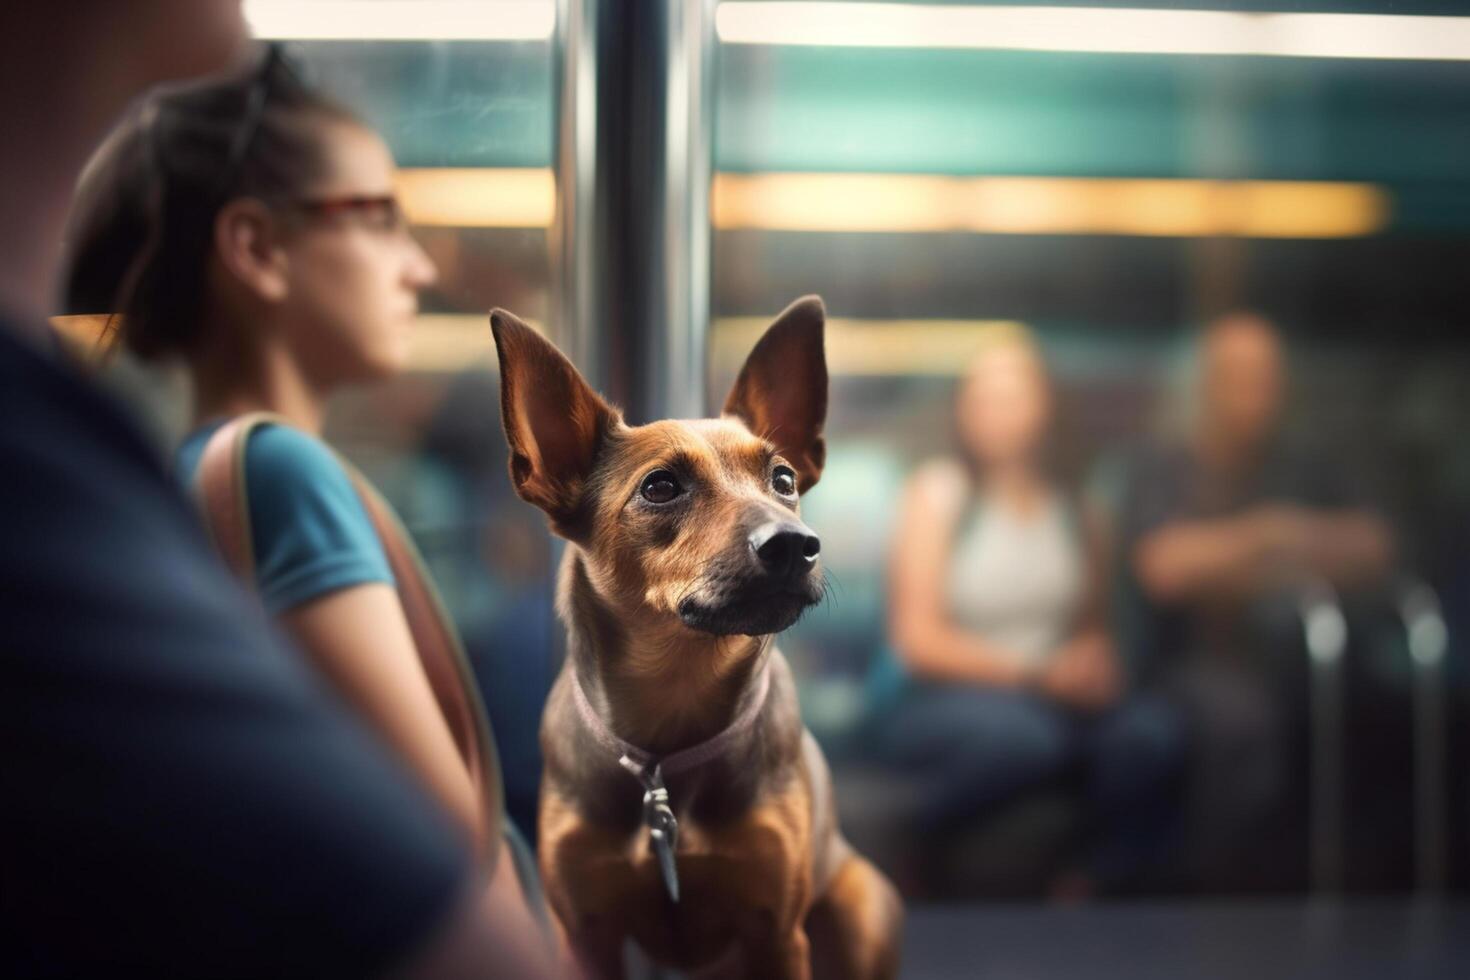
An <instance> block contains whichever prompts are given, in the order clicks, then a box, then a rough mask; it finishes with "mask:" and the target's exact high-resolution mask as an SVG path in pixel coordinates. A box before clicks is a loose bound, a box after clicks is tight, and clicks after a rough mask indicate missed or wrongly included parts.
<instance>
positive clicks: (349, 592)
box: [65, 47, 539, 909]
mask: <svg viewBox="0 0 1470 980" xmlns="http://www.w3.org/2000/svg"><path fill="white" fill-rule="evenodd" d="M394 176H395V174H394V163H393V159H392V156H391V155H390V153H389V151H388V148H387V146H386V145H385V144H384V142H383V140H382V139H381V137H379V136H378V134H377V133H375V132H374V131H373V130H372V129H370V128H368V127H367V126H365V125H364V124H363V123H362V122H360V121H359V120H358V119H356V118H355V117H354V116H353V115H352V114H351V113H350V112H348V111H347V110H345V109H343V108H342V107H340V106H338V105H336V104H335V103H333V102H331V101H329V100H328V99H326V98H324V97H323V96H321V95H320V94H318V93H316V92H315V91H313V90H312V89H310V88H309V87H308V86H306V85H305V84H303V83H302V82H301V80H300V79H299V78H298V77H296V75H295V74H294V73H293V71H292V70H291V69H290V67H289V66H288V64H287V63H286V62H285V60H284V59H283V57H282V56H281V54H280V51H279V49H278V48H276V47H271V48H269V49H268V50H267V52H266V55H265V57H264V58H263V59H262V60H261V61H260V62H259V63H258V64H256V65H255V66H254V67H253V68H251V69H250V70H249V71H247V72H245V73H242V74H237V75H234V76H230V77H225V78H222V79H218V80H213V81H209V82H207V83H203V84H198V85H194V86H191V87H188V88H182V89H175V90H170V91H166V92H164V93H161V94H156V95H154V96H153V97H151V98H150V99H148V100H146V102H145V103H144V104H143V105H142V106H141V107H139V109H138V110H137V111H136V112H135V113H134V114H133V115H132V116H131V117H130V119H129V120H128V121H127V122H126V123H125V124H124V125H123V126H122V127H121V128H120V129H119V130H118V131H116V132H115V133H114V134H113V136H112V137H111V139H110V140H109V141H108V142H107V143H106V144H105V145H104V147H103V148H102V150H101V151H100V152H99V154H98V156H97V157H96V158H95V159H94V160H93V161H92V163H91V165H90V166H89V168H88V171H87V173H86V174H85V175H84V177H83V180H82V182H81V186H80V189H79V193H78V201H77V206H76V209H75V212H74V215H73V219H72V228H71V234H70V236H69V248H68V251H69V255H70V260H69V268H68V271H67V274H66V277H65V290H66V297H65V298H66V303H67V306H68V308H69V309H70V310H72V311H73V312H89V313H96V312H98V311H116V312H117V313H119V314H120V317H117V318H115V319H116V322H117V323H118V326H117V333H116V336H117V338H118V339H119V340H120V342H121V343H122V344H123V345H124V346H125V347H126V348H127V349H128V350H130V351H132V352H133V353H134V354H136V355H138V356H140V357H142V358H145V359H165V358H168V359H175V360H178V361H180V362H182V364H183V365H184V367H185V368H186V370H187V373H188V377H189V380H190V383H191V386H192V391H193V419H194V423H193V427H192V430H191V431H190V433H189V434H188V436H187V437H186V438H185V439H184V441H183V443H182V445H181V446H180V448H179V450H178V464H179V467H180V470H181V472H182V475H183V476H184V478H185V480H186V481H188V482H194V480H195V477H196V474H197V471H198V470H199V469H200V467H201V459H202V457H204V455H205V452H206V447H207V446H208V445H209V444H210V440H211V438H212V437H213V436H214V435H215V434H216V433H217V432H219V431H220V430H221V427H223V426H225V425H227V424H228V423H229V422H230V421H231V420H234V419H239V418H241V417H243V416H253V415H254V413H262V412H264V413H270V415H271V417H272V422H271V423H270V424H264V425H258V426H256V427H252V428H249V429H248V430H245V431H244V432H242V434H241V439H242V441H243V449H242V453H243V457H242V458H243V462H242V463H240V464H239V472H240V473H242V474H243V476H242V477H241V479H242V480H243V483H244V487H243V488H242V490H241V492H240V496H241V499H243V500H245V501H248V503H247V504H246V505H245V509H246V510H247V511H248V514H247V518H248V519H247V520H246V521H245V522H244V525H245V532H244V533H245V535H246V536H247V538H248V544H247V553H248V554H249V555H250V556H251V558H252V559H253V560H252V561H250V562H249V564H248V565H247V570H248V571H249V573H250V575H251V577H252V578H253V583H252V584H253V585H254V587H255V589H256V591H257V592H258V594H259V597H260V599H261V601H262V604H263V605H264V607H265V609H266V610H267V611H268V612H269V613H270V614H271V615H273V616H274V617H276V618H277V620H278V621H279V623H280V624H281V625H282V626H283V627H284V628H285V630H286V632H287V633H288V634H289V635H290V636H291V637H292V638H293V639H294V640H295V641H296V644H297V646H298V647H299V648H300V650H301V651H303V653H304V654H305V655H306V657H307V658H308V659H309V660H310V661H311V663H312V664H313V665H314V666H315V667H317V668H318V669H319V672H320V674H321V675H322V676H323V677H324V678H325V679H326V680H327V682H328V683H329V684H330V685H332V686H333V687H335V688H336V690H337V691H338V692H339V694H340V695H341V696H342V697H343V699H344V700H345V701H346V702H347V703H348V704H349V705H350V706H351V707H353V708H355V709H356V711H357V712H358V713H359V714H360V716H361V717H362V718H363V719H364V720H365V721H366V722H367V724H368V725H369V726H370V727H371V728H372V729H374V730H375V731H376V732H377V734H378V735H379V736H381V738H382V740H383V741H384V742H385V743H386V744H387V746H388V747H389V748H390V749H391V750H393V751H394V752H395V753H396V754H397V755H398V756H399V758H400V759H401V760H402V761H403V762H404V763H406V764H407V766H408V768H409V769H410V770H411V771H412V772H413V773H415V774H416V775H417V776H418V778H419V779H420V780H421V781H422V783H423V785H424V786H425V787H426V788H427V789H428V790H429V792H430V793H431V794H432V795H433V796H434V797H436V798H437V800H438V801H439V803H440V804H442V807H443V809H444V811H445V812H446V813H447V814H448V815H449V816H450V817H452V819H453V823H454V825H455V827H456V828H457V829H458V831H459V832H460V833H461V834H462V835H464V837H465V838H466V839H467V840H468V841H469V842H470V844H471V845H472V846H473V847H474V848H475V850H476V851H477V852H478V853H479V854H480V855H481V856H482V857H483V858H485V859H486V860H488V861H491V862H496V863H497V866H505V865H507V864H511V863H513V862H506V861H499V860H498V858H499V857H500V856H501V854H502V852H503V851H504V850H505V845H504V843H503V841H502V840H496V839H490V838H491V837H492V835H493V836H498V829H496V830H490V829H487V828H498V826H499V814H498V812H497V813H495V814H489V813H487V812H486V811H487V808H496V809H498V805H499V795H498V783H497V785H496V786H494V787H491V790H490V792H488V793H487V792H482V789H483V787H481V786H477V781H476V778H475V773H474V772H473V771H472V767H471V766H468V765H467V762H466V749H465V746H464V744H463V741H464V740H463V738H462V737H461V738H460V741H459V742H458V743H457V741H456V738H457V736H462V734H463V732H462V731H457V730H456V729H455V727H454V725H453V724H452V722H451V720H450V718H447V717H446V713H447V709H444V708H442V707H441V704H442V703H443V695H442V692H439V691H436V687H435V683H436V682H435V679H434V678H431V676H430V674H431V669H430V665H429V664H428V661H427V660H425V659H423V658H424V651H423V650H422V643H419V644H418V646H416V640H417V636H416V633H415V631H414V630H413V628H411V625H410V621H411V618H412V610H410V609H408V608H407V607H406V606H405V604H404V601H402V600H401V599H400V593H399V591H398V590H397V588H396V586H399V585H401V584H402V583H401V582H400V581H396V578H401V576H397V577H396V576H395V572H394V568H393V567H390V552H391V550H392V542H390V541H389V540H387V539H386V537H385V536H384V535H383V534H381V533H380V532H379V530H377V529H375V524H374V520H375V519H374V518H373V516H372V515H370V513H369V509H370V506H371V504H370V503H369V500H370V498H372V499H377V498H376V495H375V494H372V492H371V490H370V489H367V488H363V487H361V486H359V485H357V484H356V483H355V482H354V479H355V478H354V476H353V475H352V474H351V473H350V472H349V470H348V468H346V467H345V466H344V464H343V463H342V462H341V461H340V460H339V458H338V457H337V456H336V455H335V454H334V453H333V452H332V450H330V449H329V448H328V447H327V446H326V445H325V444H324V443H323V442H322V441H321V439H320V433H321V428H322V418H323V412H324V407H325V403H326V400H327V398H328V397H329V396H330V395H331V394H332V393H333V392H334V391H336V390H337V389H339V388H341V387H342V386H344V385H349V384H353V383H356V382H363V381H371V380H376V379H381V378H384V377H387V376H389V375H392V374H394V373H395V372H397V371H398V370H400V369H402V368H403V366H404V364H405V361H406V358H407V354H408V345H409V338H410V333H411V331H412V329H413V324H414V321H415V318H416V315H417V312H418V294H419V292H420V291H421V290H422V289H424V288H425V287H427V286H429V285H431V284H432V283H433V282H434V280H435V275H436V272H435V267H434V263H433V262H432V261H431V260H430V259H429V257H428V256H427V255H426V254H425V253H424V251H423V250H422V249H421V248H420V247H419V245H418V244H417V243H416V242H415V241H414V240H413V238H412V237H411V236H410V235H409V233H408V230H407V227H406V224H405V221H404V217H403V214H402V212H401V210H400V209H399V206H398V203H397V200H396V198H395V197H394ZM214 530H215V532H216V538H217V539H218V538H219V527H218V525H215V526H214ZM224 550H226V551H227V552H228V550H229V549H228V548H225V549H224ZM395 567H396V566H395ZM237 570H241V569H240V568H239V567H238V566H237ZM461 680H462V681H463V683H462V687H463V688H464V689H463V690H461V691H459V692H457V694H458V696H459V697H460V699H461V701H462V702H463V703H464V704H467V705H476V706H477V705H478V700H477V695H475V694H474V692H473V690H472V688H473V684H472V683H471V682H470V681H469V680H468V679H466V678H463V677H462V678H461ZM438 683H441V684H442V683H443V678H442V677H440V678H439V679H438ZM436 694H437V697H436ZM480 721H481V724H482V725H483V719H480ZM489 752H490V754H491V755H492V761H491V763H490V767H491V772H492V773H493V771H494V770H493V765H494V764H493V747H492V748H490V749H489ZM321 775H322V778H323V779H330V775H331V774H330V773H323V774H321ZM495 778H496V779H497V780H498V775H496V776H495ZM346 830H348V828H344V831H346ZM512 833H513V832H512ZM516 853H517V856H518V857H519V858H520V864H521V867H520V869H519V870H520V875H519V877H520V885H521V887H522V890H523V891H524V892H526V893H527V894H530V895H533V896H534V895H535V894H536V886H535V883H534V874H533V873H532V872H530V871H529V870H528V869H527V868H526V867H525V861H524V857H525V855H524V853H523V851H520V850H518V851H517V852H516ZM501 878H503V876H501V875H497V880H499V879H501ZM527 905H528V906H534V907H537V908H538V909H539V902H538V901H537V900H536V899H534V898H532V899H528V901H527Z"/></svg>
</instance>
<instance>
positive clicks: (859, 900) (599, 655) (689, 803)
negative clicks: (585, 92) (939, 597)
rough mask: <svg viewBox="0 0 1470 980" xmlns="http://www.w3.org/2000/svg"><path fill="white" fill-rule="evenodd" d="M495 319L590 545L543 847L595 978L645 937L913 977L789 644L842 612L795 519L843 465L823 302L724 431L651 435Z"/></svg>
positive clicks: (708, 953)
mask: <svg viewBox="0 0 1470 980" xmlns="http://www.w3.org/2000/svg"><path fill="white" fill-rule="evenodd" d="M491 323H492V326H493V329H494V331H495V342H496V346H497V348H498V350H499V354H500V378H501V407H502V411H503V414H504V420H505V431H506V436H507V438H508V440H509V443H510V450H511V454H510V472H511V480H512V482H513V483H514V484H515V488H516V491H517V492H518V493H519V494H520V495H521V497H522V498H524V499H525V500H528V501H530V502H531V503H533V504H535V505H536V506H538V507H540V508H541V509H542V510H544V511H545V512H546V514H547V515H548V517H549V518H550V519H551V526H552V528H553V529H554V530H555V531H556V533H557V534H559V535H561V536H562V537H564V538H566V539H567V541H568V542H570V544H569V546H568V547H567V550H566V557H565V561H564V562H563V564H562V568H561V580H560V587H559V597H558V608H559V611H560V614H561V616H562V618H563V620H564V621H565V623H566V626H567V632H568V647H569V649H568V656H567V660H566V663H565V665H564V666H563V668H562V671H561V674H560V676H559V677H558V678H557V681H556V684H555V685H554V687H553V688H552V691H551V695H550V698H549V700H548V701H547V705H546V713H545V717H544V720H543V722H542V728H541V742H542V747H543V749H544V752H545V758H546V770H545V776H544V778H543V781H542V788H541V817H540V834H541V865H542V870H543V874H544V876H545V881H546V888H547V894H548V896H549V898H550V901H551V904H552V907H553V908H554V909H555V911H556V913H557V915H558V917H559V918H560V920H561V923H562V926H563V927H564V928H565V930H566V932H567V935H568V938H569V940H570V942H571V944H572V946H573V948H574V950H575V951H576V953H577V956H578V958H579V960H580V961H581V962H582V963H583V965H584V967H585V968H586V969H587V970H588V971H589V972H590V973H592V974H593V975H595V976H599V977H621V976H622V974H623V966H622V948H623V943H624V940H625V939H626V938H629V937H631V938H632V939H634V940H636V941H637V943H638V944H639V945H641V946H642V947H643V949H644V950H645V951H646V952H647V953H648V954H649V956H650V957H652V958H653V959H654V960H656V961H658V962H660V963H663V964H665V965H668V966H673V967H676V968H679V969H683V970H700V969H701V968H704V973H718V974H719V975H722V976H725V975H733V976H746V977H762V978H765V977H769V978H781V977H800V978H805V977H810V976H812V975H813V969H814V968H815V971H816V975H817V976H832V977H843V978H856V980H863V978H881V977H891V976H893V975H894V974H895V973H896V972H897V962H898V940H899V930H900V926H901V920H902V907H901V905H900V903H899V900H898V896H897V894H896V892H895V891H894V889H893V887H892V885H890V884H889V883H888V881H887V879H885V878H884V877H883V876H882V875H881V874H880V873H879V872H878V871H877V870H876V869H875V868H874V867H873V866H872V865H871V864H869V863H868V862H867V861H866V860H864V859H863V858H862V857H861V856H860V855H858V854H857V853H856V852H855V851H853V850H852V848H851V847H850V846H849V845H848V844H847V842H846V841H844V840H843V838H842V836H841V834H840V833H839V832H838V829H837V825H836V822H835V818H834V812H833V800H832V785H831V780H830V777H829V775H828V772H827V766H826V763H825V761H824V760H823V758H822V754H821V751H820V750H819V749H818V748H817V744H816V742H815V740H813V738H812V737H811V735H810V733H808V732H807V731H806V730H805V729H804V728H803V727H802V724H801V719H800V717H799V715H798V711H797V700H796V691H795V687H794V685H793V683H792V678H791V672H790V669H789V668H788V666H787V664H786V660H785V658H783V657H782V656H781V653H780V652H779V651H778V650H777V649H776V647H775V644H774V642H773V636H774V634H776V633H779V632H780V631H781V630H783V629H785V628H786V627H788V626H790V625H791V624H792V623H793V622H795V621H796V619H797V618H798V617H799V616H800V615H801V614H802V612H803V611H804V610H805V609H806V608H807V607H809V606H811V605H812V604H813V603H815V602H817V601H819V599H820V598H821V595H822V579H821V573H820V571H819V568H818V563H817V551H818V542H817V538H816V537H815V536H814V535H813V534H812V533H811V531H810V530H808V529H807V527H806V526H805V525H804V524H802V523H801V519H800V517H799V507H798V503H797V496H798V494H799V493H802V492H804V491H806V490H807V489H809V488H810V487H811V486H812V485H813V484H814V483H816V482H817V478H818V476H820V475H821V471H822V463H823V460H824V458H825V444H824V442H823V440H822V425H823V422H824V420H825V418H826V413H827V366H826V360H825V357H824V355H823V346H822V331H823V324H824V313H823V309H822V304H821V301H820V300H819V299H816V298H815V297H809V298H806V299H803V300H799V301H798V302H796V303H794V304H793V305H792V306H791V307H789V308H788V309H787V310H786V311H785V312H784V313H782V314H781V316H780V317H779V318H778V319H777V320H776V321H775V322H774V323H773V324H772V325H771V327H770V328H769V329H768V330H767V331H766V334H765V336H764V337H762V338H761V340H760V342H759V343H758V344H757V345H756V347H755V349H754V351H752V352H751V354H750V357H749V359H748V360H747V361H746V363H745V366H744V368H743V369H742V370H741V372H740V376H739V378H738V380H737V381H736V382H735V387H734V389H733V390H732V391H731V392H730V397H729V399H728V400H727V401H726V403H725V411H724V415H723V416H722V417H721V418H718V419H703V420H698V421H662V422H655V423H652V424H650V425H645V426H638V427H630V426H628V425H625V424H624V422H623V420H622V418H621V416H620V415H619V414H618V412H617V411H616V410H615V409H613V408H612V407H610V406H609V405H608V404H607V403H606V402H604V401H603V400H602V399H601V398H600V397H598V395H597V394H596V393H595V392H593V391H592V389H591V388H589V387H588V386H587V384H586V382H585V381H583V379H582V377H581V375H579V374H578V373H577V370H576V368H574V367H572V365H571V363H570V362H568V361H567V359H566V358H565V357H563V356H562V355H561V354H560V353H559V352H558V351H557V350H556V349H555V348H554V347H552V346H551V345H550V344H549V343H547V342H546V341H545V340H543V339H542V338H541V337H539V336H538V335H537V334H536V333H534V332H533V331H531V330H530V329H529V328H528V327H526V326H525V325H524V324H523V323H521V322H520V321H519V320H517V319H516V318H515V317H514V316H512V315H511V314H509V313H506V312H504V311H502V310H496V311H495V312H494V313H493V314H491ZM620 760H621V761H620ZM661 852H667V854H661ZM665 865H667V866H665ZM704 973H702V974H701V975H704Z"/></svg>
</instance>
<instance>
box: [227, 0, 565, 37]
mask: <svg viewBox="0 0 1470 980" xmlns="http://www.w3.org/2000/svg"><path fill="white" fill-rule="evenodd" d="M245 19H246V20H247V21H248V22H249V24H250V28H251V31H252V32H253V33H254V34H255V36H256V37H258V38H263V39H268V40H293V41H541V40H546V39H547V38H550V37H551V32H552V30H553V28H554V27H555V26H556V5H555V4H554V3H553V2H551V0H496V2H493V3H486V2H485V0H408V2H403V0H373V2H372V3H362V2H353V0H245Z"/></svg>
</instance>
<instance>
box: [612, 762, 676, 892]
mask: <svg viewBox="0 0 1470 980" xmlns="http://www.w3.org/2000/svg"><path fill="white" fill-rule="evenodd" d="M618 762H620V763H621V764H622V766H623V768H625V769H627V770H628V771H629V772H631V773H632V774H633V775H635V776H637V777H638V781H639V782H640V783H642V784H643V823H644V826H646V827H647V828H648V845H649V847H650V848H651V849H652V850H653V854H654V857H655V858H656V859H657V860H658V871H659V875H660V876H661V877H662V878H663V881H664V891H666V892H668V893H669V898H670V899H672V900H673V901H675V902H677V901H678V900H679V871H678V868H677V866H676V865H675V864H674V852H675V851H676V850H678V848H679V818H678V817H676V816H674V810H673V808H672V807H670V806H669V791H668V789H667V788H666V787H665V786H664V776H663V772H662V771H661V770H660V769H659V767H658V766H654V767H653V769H652V770H645V769H644V768H643V767H642V766H640V765H638V764H637V763H636V762H634V761H633V760H632V759H630V758H628V757H627V756H623V757H622V758H621V759H619V760H618Z"/></svg>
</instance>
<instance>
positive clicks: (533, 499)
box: [490, 310, 621, 533]
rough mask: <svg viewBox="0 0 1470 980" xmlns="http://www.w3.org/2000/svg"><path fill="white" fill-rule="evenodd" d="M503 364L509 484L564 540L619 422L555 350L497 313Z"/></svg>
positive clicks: (494, 320)
mask: <svg viewBox="0 0 1470 980" xmlns="http://www.w3.org/2000/svg"><path fill="white" fill-rule="evenodd" d="M490 329H491V330H492V331H493V332H494V334H495V349H496V352H497V353H498V354H499V356H500V413H501V416H502V418H503V420H504V422H505V439H506V442H508V443H509V444H510V481H511V484H512V485H513V486H514V487H515V489H516V493H518V494H520V496H521V499H523V500H525V501H527V502H528V503H532V504H535V505H536V506H537V507H540V508H541V509H542V510H544V511H545V512H546V513H547V515H548V516H549V517H550V518H551V519H552V522H553V526H555V527H556V528H557V529H558V530H559V531H562V532H563V533H566V532H568V531H570V530H572V528H573V526H574V525H575V524H576V517H577V513H578V510H579V505H580V503H581V499H582V492H583V490H584V489H585V486H586V482H587V478H588V477H589V476H590V475H591V473H592V467H593V465H594V464H595V463H596V460H597V452H598V450H599V449H600V448H601V446H602V442H603V440H604V439H606V438H607V435H608V433H609V432H611V431H612V430H613V429H614V428H615V427H616V426H617V425H618V423H619V422H620V421H621V420H620V418H619V416H618V413H617V412H616V411H615V410H614V409H613V408H612V407H611V406H609V405H608V404H607V402H605V401H603V400H602V398H600V397H599V396H598V394H597V392H595V391H593V390H592V388H591V387H590V386H589V385H588V384H587V382H586V381H585V380H583V378H582V375H581V374H579V373H578V372H577V369H576V368H574V367H573V366H572V362H571V361H568V360H567V359H566V357H564V356H563V355H562V353H561V351H559V350H557V349H556V348H555V347H553V346H552V345H551V343H550V342H549V341H547V340H545V339H544V338H543V337H542V336H541V335H540V334H538V333H536V331H534V330H532V329H531V328H530V327H528V326H526V325H525V324H524V323H522V322H521V321H520V320H519V319H517V318H516V317H515V316H514V315H513V314H511V313H507V312H506V311H505V310H492V311H491V313H490Z"/></svg>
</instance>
